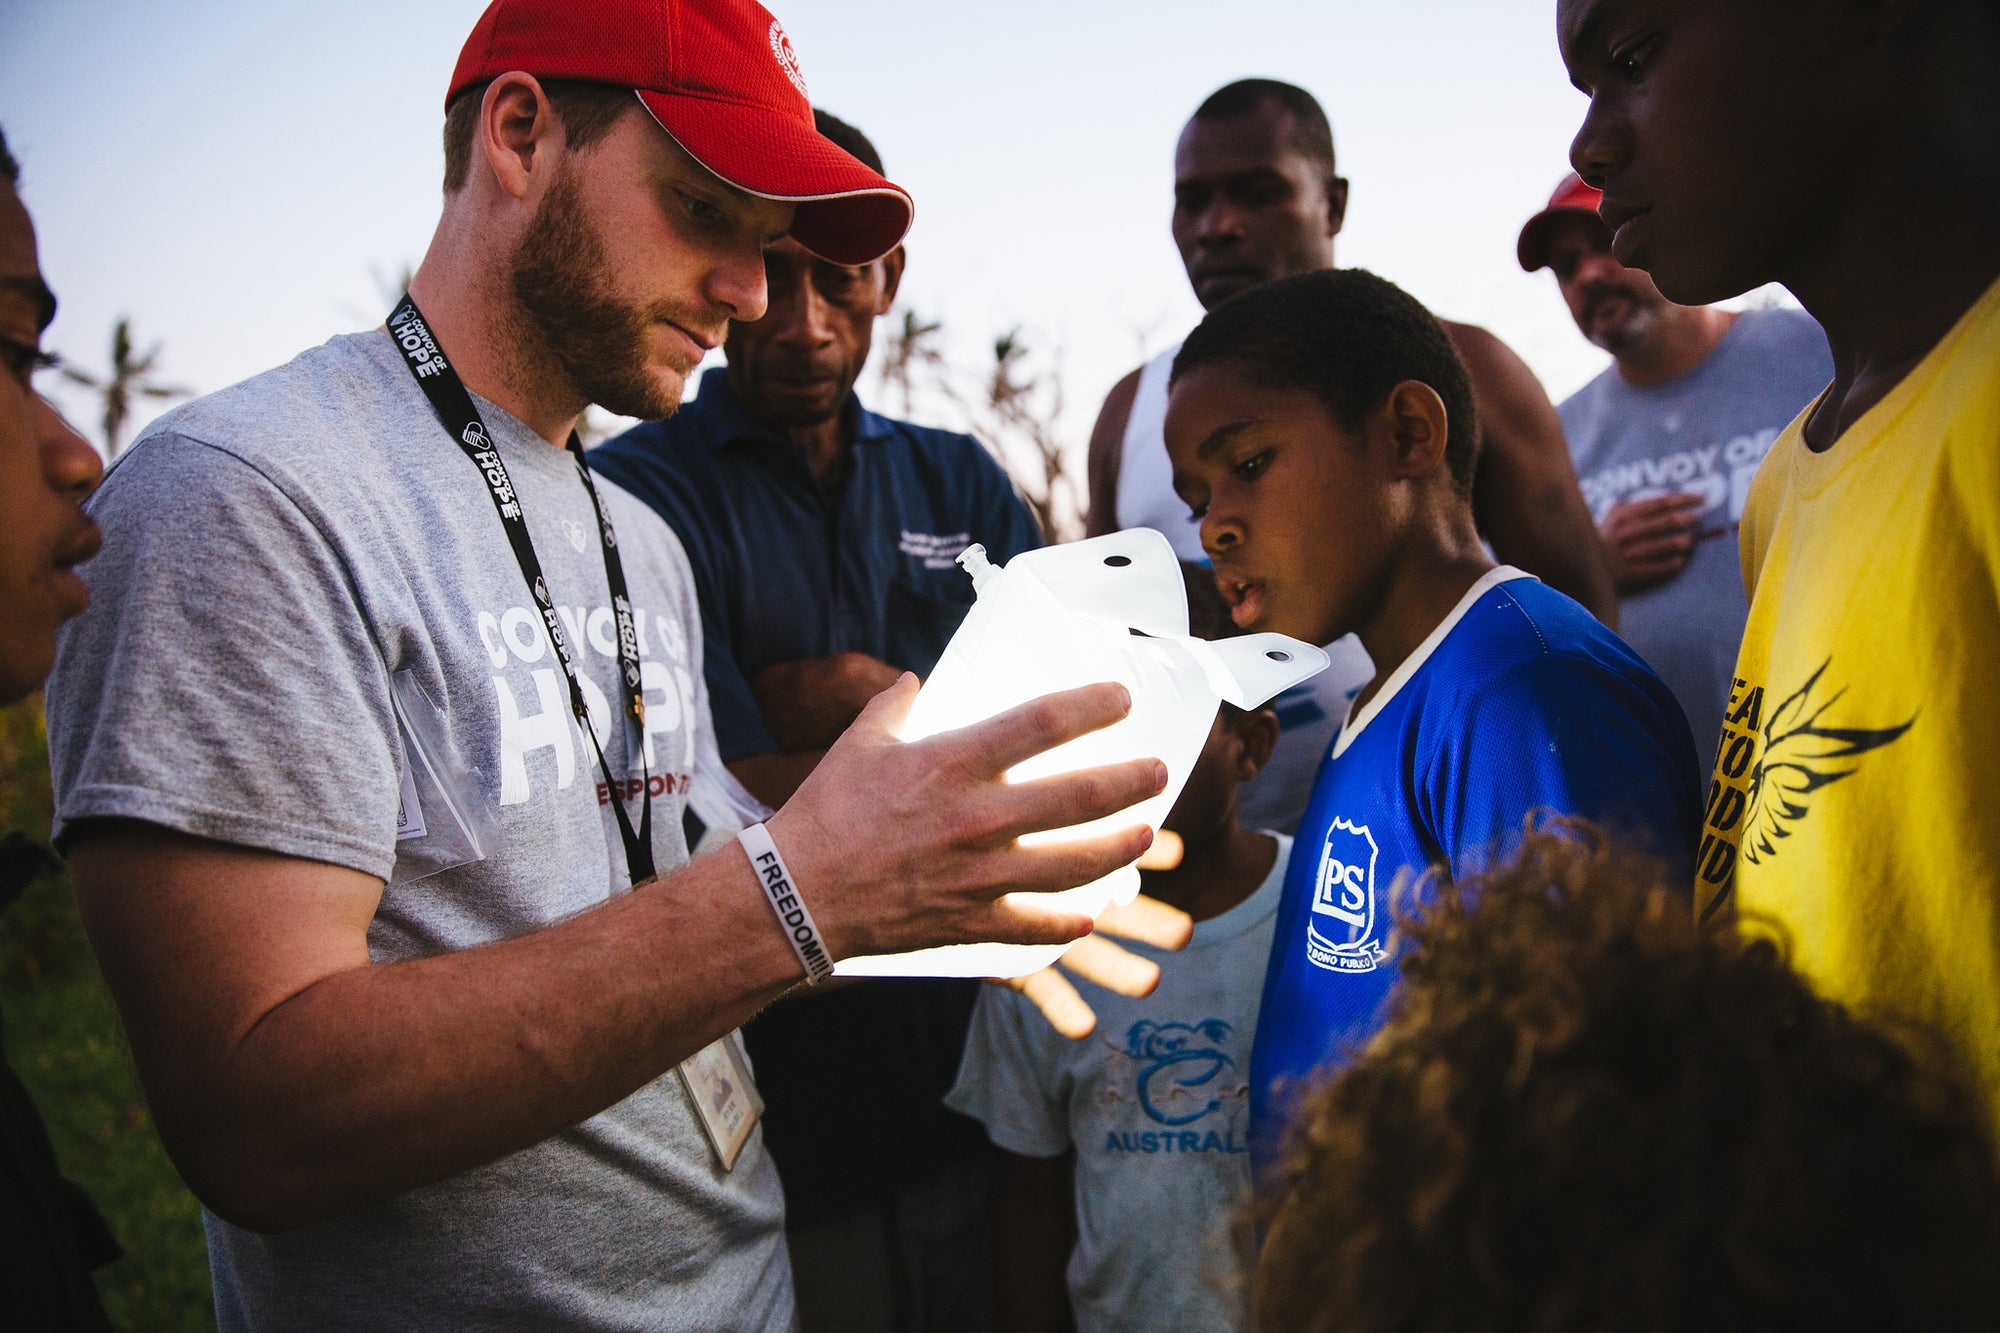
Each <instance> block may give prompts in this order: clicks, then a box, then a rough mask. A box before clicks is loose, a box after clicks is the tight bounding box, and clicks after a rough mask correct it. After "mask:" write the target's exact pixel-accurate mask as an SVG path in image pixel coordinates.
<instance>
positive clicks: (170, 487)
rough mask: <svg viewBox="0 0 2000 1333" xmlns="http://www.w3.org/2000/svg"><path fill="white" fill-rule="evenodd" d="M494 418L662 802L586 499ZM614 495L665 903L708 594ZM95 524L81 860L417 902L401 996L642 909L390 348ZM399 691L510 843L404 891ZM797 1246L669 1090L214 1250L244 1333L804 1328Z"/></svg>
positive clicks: (634, 507)
mask: <svg viewBox="0 0 2000 1333" xmlns="http://www.w3.org/2000/svg"><path fill="white" fill-rule="evenodd" d="M479 407H480V411H481V414H482V415H483V416H484V418H485V421H486V424H487V427H488V429H489V430H490V431H491V433H492V435H493V437H494V439H495V440H496V442H497V444H498V447H499V449H500V452H501V455H502V457H503V458H504V459H505V460H506V463H507V467H508V469H509V471H510V472H511V473H512V476H513V481H514V485H515V488H516V490H517V491H518V493H519V494H520V497H521V502H522V505H523V507H524V509H525V511H526V514H527V519H528V525H529V529H530V531H531V533H532V536H533V538H534V543H535V548H536V550H537V552H538V553H539V555H540V557H541V561H542V565H543V568H544V570H545V571H546V573H547V577H548V579H549V583H550V586H551V589H552V592H553V595H554V600H555V601H556V603H557V607H558V611H559V613H560V615H561V616H562V618H563V620H564V622H565V625H566V626H567V627H568V628H569V634H568V636H567V637H568V638H569V641H570V643H571V644H572V645H573V651H575V652H576V653H577V662H578V666H579V668H580V670H581V671H582V672H583V674H584V675H585V676H586V677H587V679H588V682H589V684H588V686H587V688H586V691H585V694H586V699H587V701H588V702H589V704H590V705H591V709H592V714H593V722H594V724H595V727H596V730H597V731H598V733H599V734H600V736H602V737H603V744H604V749H605V753H606V757H607V760H608V761H609V763H610V765H611V767H612V770H613V773H614V775H615V776H619V777H624V776H626V775H628V774H630V775H633V776H636V773H637V765H636V764H633V763H631V762H630V759H631V754H630V751H631V749H632V748H634V747H633V746H632V744H631V742H632V738H633V736H634V731H633V728H631V727H630V726H629V725H627V724H625V723H623V722H622V721H621V720H620V715H619V713H618V710H617V709H616V708H615V707H614V706H613V705H611V704H610V703H607V699H611V700H615V699H616V698H617V697H618V694H617V688H618V687H617V660H616V632H615V630H614V628H613V619H612V614H611V611H610V593H609V589H608V587H607V584H606V579H605V573H604V558H603V553H602V548H601V546H600V545H599V543H598V541H597V538H596V531H595V522H594V519H593V517H592V512H591V507H590V501H589V498H588V496H587V495H586V493H585V491H584V487H583V483H582V481H581V480H580V479H579V477H578V475H577V471H576V464H575V462H574V461H573V459H572V458H571V457H570V456H569V455H567V454H566V453H564V452H562V451H560V450H558V449H555V448H553V447H551V446H550V445H549V444H548V443H547V442H546V441H544V440H542V439H540V438H539V437H537V436H536V435H534V434H533V433H532V432H531V431H530V430H528V428H527V427H526V426H525V425H523V424H522V423H521V422H520V421H518V420H516V419H515V418H513V417H512V416H510V415H508V414H507V413H506V412H504V411H502V410H501V409H499V408H498V407H495V406H494V405H492V404H491V403H487V402H484V401H483V400H482V401H481V402H480V403H479ZM598 488H599V491H600V493H601V494H602V495H603V498H604V501H605V504H606V506H607V508H608V510H609V512H610V515H611V518H612V522H613V524H614V526H615V527H616V529H617V532H618V536H619V539H620V540H619V546H620V553H621V555H622V556H623V560H624V566H625V574H626V579H627V581H628V583H629V586H630V590H631V594H632V599H633V602H634V605H635V607H636V617H637V625H636V628H637V630H638V636H639V640H640V652H641V667H642V675H643V677H644V685H645V693H646V701H647V705H648V708H647V721H646V725H647V732H648V741H649V743H650V747H651V750H652V762H651V772H652V774H653V784H652V785H653V787H654V788H655V790H656V791H657V793H658V794H657V795H656V796H655V797H654V800H653V826H652V827H653V844H654V853H655V857H656V859H657V861H658V864H659V866H660V869H661V870H662V871H663V872H664V871H670V870H673V869H675V868H677V867H679V866H680V865H682V864H684V863H685V862H686V860H687V849H686V845H685V841H684V836H683V832H682V813H683V807H684V805H685V803H686V799H687V798H686V793H687V790H688V787H689V785H690V780H691V777H692V775H693V774H694V772H695V771H696V770H697V769H698V768H700V769H706V768H707V767H708V766H709V765H712V764H714V763H715V762H716V761H715V760H714V758H713V755H714V739H713V736H712V733H711V730H710V724H709V716H708V703H707V694H706V691H705V690H704V688H703V685H702V671H701V658H700V654H701V634H700V622H699V619H698V618H697V612H696V608H695V599H694V590H693V587H692V584H691V582H690V579H689V575H688V568H687V560H686V557H685V555H684V554H683V553H682V551H681V547H680V543H679V542H678V541H677V540H676V539H675V538H674V536H673V534H672V533H671V532H670V531H669V530H668V529H667V527H666V526H665V525H664V524H663V523H661V521H660V520H659V519H658V518H657V517H656V516H655V515H654V514H653V513H652V511H651V510H650V509H648V508H647V507H646V506H645V505H643V504H641V503H639V502H638V501H636V500H634V499H633V498H632V497H631V496H629V495H627V494H626V493H625V492H623V491H621V490H619V489H618V488H617V487H616V486H614V485H611V484H609V483H607V482H603V481H600V482H599V483H598ZM90 508H91V511H92V512H93V514H94V515H95V516H96V518H97V520H98V521H99V522H100V523H101V524H102V525H103V527H104V531H105V546H104V551H103V553H102V554H101V555H99V556H98V557H97V558H96V559H95V560H94V561H92V562H91V565H90V567H89V571H88V577H89V580H90V584H91V593H92V602H91V607H90V610H89V611H88V612H87V613H85V614H84V615H83V616H82V617H80V618H79V619H78V620H76V621H75V622H73V623H72V624H71V625H70V626H69V627H68V629H67V630H66V631H65V633H64V634H63V636H62V639H61V643H60V646H59V651H58V656H57V660H56V667H55V672H54V674H53V675H52V677H51V678H50V683H49V693H48V719H49V751H50V757H51V763H52V767H53V769H54V775H55V793H56V812H57V817H56V831H57V835H58V836H61V834H62V832H63V830H64V829H66V828H67V827H68V826H69V825H70V824H71V823H73V822H74V821H76V820H80V819H88V818H96V817H101V816H117V817H122V818H129V819H139V820H145V821H147V822H150V823H153V824H158V825H164V826H166V827H168V828H172V829H177V830H180V831H183V832H186V833H191V834H195V835H199V836H201V837H205V838H212V839H217V840H220V841H223V842H228V843H235V844H240V845H244V846H250V847H258V848H266V849H269V850H271V851H275V852H279V853H282V854H285V855H288V856H295V857H302V858H308V859H312V860H318V861H325V862H331V863H333V864H335V865H341V866H347V867H351V868H352V869H355V870H358V871H362V872H364V873H366V874H369V875H374V876H379V877H382V878H384V879H385V880H390V883H389V884H388V887H387V889H386V890H385V892H384V894H383V897H382V902H381V906H380V908H379V909H378V910H377V912H376V915H375V919H374V920H373V922H372V923H371V924H370V926H369V929H368V949H369V955H370V957H371V958H372V959H373V960H374V961H375V962H378V963H387V962H392V961H397V960H402V959H410V958H421V957H425V956H428V955H434V954H439V953H444V952H449V951H452V950H458V949H465V948H468V947H471V946H473V945H477V944H482V943H486V942H489V941H493V940H500V939H506V938H509V937H511V936H516V935H520V934H523V933H526V932H529V931H533V930H536V929H538V928H540V927H543V926H547V925H550V924H552V923H554V922H557V921H560V920H561V919H563V918H564V917H567V916H570V915H572V914H574V913H576V912H580V911H583V910H585V909H587V908H590V907H592V906H594V905H596V904H598V903H602V902H603V901H605V900H606V899H607V898H608V897H610V896H611V895H612V894H614V893H618V892H621V891H623V890H624V889H625V887H626V884H627V874H626V866H625V855H624V849H623V846H622V844H621V843H620V841H619V838H618V834H617V830H616V825H615V823H614V822H613V818H612V815H611V811H610V807H609V805H608V804H607V803H605V802H604V801H603V800H602V799H601V798H602V791H601V786H600V783H601V779H600V776H599V774H598V771H597V764H596V760H595V757H594V755H593V754H592V752H591V750H590V747H589V744H588V742H587V741H586V740H585V739H584V738H583V736H582V733H581V732H580V730H579V726H578V723H577V722H576V721H575V720H574V718H573V716H572V715H571V713H570V710H569V704H568V695H567V687H566V685H565V684H564V681H563V676H562V672H561V668H560V666H559V665H558V663H557V661H556V659H555V655H554V651H553V648H552V647H551V645H550V643H549V641H548V638H547V635H546V632H545V631H544V630H543V629H542V627H541V624H540V619H539V617H538V615H537V614H536V612H535V609H534V605H533V600H532V598H531V597H530V596H529V593H528V590H527V587H526V584H525V581H524V580H523V578H522V576H521V572H520V567H519V565H518V564H517V563H516V562H515V559H514V556H513V553H512V551H511V549H510V548H509V546H508V544H507V539H506V536H505V531H504V529H503V528H502V526H501V524H500V520H499V518H498V517H497V516H496V515H495V514H494V512H493V505H492V502H491V500H490V498H489V497H488V495H487V492H486V489H485V487H484V485H483V484H482V482H481V479H480V477H479V474H478V472H477V471H476V470H475V468H474V466H473V464H472V463H471V462H470V461H469V460H468V459H467V458H466V457H465V455H464V454H463V452H462V451H461V450H460V449H459V447H458V445H457V443H456V441H454V440H453V439H452V438H451V437H450V436H449V435H448V434H447V433H446V432H445V430H444V429H443V427H442V426H441V425H440V424H439V422H438V419H437V418H436V417H435V416H434V415H433V414H432V411H431V408H430V406H429V404H428V403H427V402H426V400H425V399H424V397H423V394H422V393H421V391H420V390H419V389H418V387H417V385H416V383H415V382H414V380H413V379H412V378H411V376H410V374H409V372H408V370H407V369H406V368H405V367H404V365H403V363H402V360H401V358H400V356H399V354H398V353H397V351H396V350H395V348H394V347H393V345H392V344H391V342H390V341H389V338H388V335H387V334H386V333H384V332H382V331H380V330H377V331H375V332H371V333H365V334H359V335H354V336H349V337H340V338H335V339H333V340H332V341H331V342H329V343H327V344H326V345H325V346H323V347H319V348H315V349H313V350H312V351H309V352H307V353H305V354H304V355H302V356H300V357H299V358H298V359H297V360H295V361H293V362H292V363H291V364H289V365H286V366H283V367H280V368H279V369H276V370H273V371H270V372H268V373H266V374H263V375H260V376H258V377H256V378H255V379H252V380H249V381H247V382H245V383H243V384H239V385H237V386H235V387H234V388H231V389H227V390H224V391H223V392H221V393H217V394H213V395H211V396H209V397H207V398H203V399H200V400H199V401H196V402H193V403H190V404H188V405H186V406H184V407H182V408H179V409H177V410H176V411H173V412H171V413H168V414H167V415H166V416H164V417H162V418H161V419H160V420H159V421H158V422H157V423H155V425H154V426H153V427H152V428H151V429H150V430H149V431H147V432H146V434H145V436H144V437H143V438H142V439H141V440H140V441H139V442H138V444H136V445H135V446H134V447H133V449H132V451H131V452H130V453H129V454H128V455H127V456H126V457H125V458H123V459H122V460H121V461H120V462H119V464H118V466H117V467H115V468H114V469H112V472H111V475H110V476H109V477H108V478H107V479H106V481H105V483H104V486H103V488H102V489H101V490H100V491H99V492H98V493H97V495H96V497H95V498H94V499H93V501H92V502H91V506H90ZM406 670H408V671H410V672H413V673H414V679H415V680H416V681H417V682H418V683H419V684H420V685H421V686H422V688H423V691H424V692H425V693H426V694H427V695H428V696H429V698H430V699H431V700H433V701H435V704H436V706H437V708H438V709H439V710H440V711H441V713H442V716H443V719H444V730H445V731H446V732H447V733H448V734H449V736H450V738H451V741H452V743H453V744H454V745H455V746H456V747H457V748H458V749H459V751H460V752H461V755H462V758H463V760H464V761H465V762H466V763H467V764H469V765H470V766H471V767H472V768H474V769H476V770H477V771H478V772H479V773H480V774H482V775H483V777H482V778H481V779H480V780H479V781H477V782H473V783H471V784H469V786H468V788H467V790H468V792H469V793H470V795H471V797H472V799H475V800H478V801H480V802H483V804H484V807H485V808H486V809H487V810H488V812H489V813H490V815H491V817H492V818H493V819H494V820H495V821H496V823H497V832H496V845H495V846H494V847H493V848H492V850H491V851H490V853H489V854H488V855H487V856H485V857H484V859H481V860H476V861H472V862H469V863H467V864H462V865H458V866H456V867H454V868H450V869H445V870H443V871H441V872H439V873H436V874H434V875H431V876H429V877H425V878H418V879H409V878H407V877H406V876H405V875H404V874H403V873H402V872H401V869H400V868H399V863H398V856H397V853H398V842H397V830H398V809H399V790H400V782H399V775H400V773H401V771H402V767H403V758H402V756H403V754H404V753H405V750H404V747H403V745H402V744H401V743H400V741H399V735H400V734H401V733H400V732H399V726H398V723H397V721H396V719H395V714H394V712H393V709H392V704H391V678H392V676H394V675H395V674H396V673H400V672H403V671H406ZM636 808H637V807H636V803H635V806H634V809H635V810H636ZM424 814H425V817H426V819H427V820H428V822H429V823H431V824H432V825H433V826H436V825H439V824H440V812H439V811H438V810H437V809H436V808H435V806H433V808H431V809H429V810H426V811H425V812H424ZM661 948H662V959H663V960H672V959H673V953H672V942H671V941H663V942H662V945H661ZM680 961H681V962H682V963H683V965H699V964H698V961H697V960H680ZM505 1091H506V1090H505V1089H502V1088H496V1089H494V1093H495V1095H496V1096H499V1095H504V1094H505ZM782 1223H783V1201H782V1196H781V1195H780V1192H779V1188H778V1180H777V1175H776V1172H775V1171H774V1170H773V1169H772V1166H771V1163H770V1159H769V1157H768V1156H767V1155H766V1154H765V1152H764V1148H763V1142H762V1138H761V1135H753V1136H752V1138H751V1140H750V1142H749V1143H748V1145H747V1146H746V1147H745V1148H744V1149H743V1152H742V1155H741V1157H740V1158H739V1159H738V1161H737V1163H736V1167H735V1170H734V1171H733V1172H724V1171H723V1170H722V1169H721V1167H720V1166H719V1164H718V1163H717V1161H716V1159H715V1157H714V1154H713V1153H712V1151H711V1150H710V1148H709V1146H708V1143H707V1141H706V1139H705V1138H704V1137H703V1133H702V1130H701V1127H700V1125H699V1123H698V1122H697V1120H696V1118H695V1114H694V1112H693V1110H692V1108H691V1107H690V1106H689V1104H688V1101H687V1098H686V1095H685V1093H684V1092H683V1089H682V1085H681V1082H680V1079H679V1077H678V1075H677V1074H675V1073H674V1072H672V1071H669V1072H668V1073H666V1074H665V1075H664V1076H662V1077H661V1078H659V1079H656V1080H655V1081H653V1082H652V1083H650V1084H648V1085H647V1086H645V1087H644V1088H641V1089H640V1090H639V1091H637V1092H635V1093H633V1094H632V1095H631V1096H630V1097H628V1098H626V1099H625V1100H624V1101H622V1102H620V1103H618V1104H617V1105H616V1106H613V1107H611V1108H610V1109H608V1110H606V1111H604V1112H603V1113H601V1114H599V1115H597V1116H594V1117H592V1118H591V1119H589V1120H587V1121H585V1122H584V1123H583V1124H581V1125H579V1126H577V1127H576V1128H574V1129H571V1130H567V1131H565V1132H563V1133H561V1134H558V1135H556V1136H555V1137H553V1138H551V1139H548V1140H546V1141H545V1142H543V1143H540V1144H538V1145H536V1146H535V1147H533V1148H529V1149H527V1150H525V1151H522V1152H518V1153H515V1154H513V1155H512V1156H509V1157H506V1158H503V1159H501V1160H500V1161H497V1162H493V1163H491V1164H489V1165H487V1166H483V1167H480V1168H478V1169H476V1170H473V1171H468V1172H466V1173H464V1174H462V1175H458V1176H454V1177H452V1178H450V1179H447V1180H444V1181H441V1182H439V1183H437V1184H435V1185H428V1186H424V1187H422V1188H419V1189H415V1190H411V1191H409V1192H408V1193H406V1194H402V1195H399V1196H397V1197H395V1198H393V1199H390V1200H389V1201H387V1202H385V1203H381V1204H377V1205H373V1206H370V1207H366V1208H361V1209H357V1210H355V1211H353V1212H350V1213H346V1214H344V1215H342V1216H339V1217H336V1218H333V1219H330V1220H328V1221H324V1222H319V1223H315V1224H312V1225H309V1226H303V1227H299V1228H297V1229H295V1230H291V1231H286V1232H283V1233H280V1234H277V1235H269V1236H266V1235H257V1234H254V1233H251V1232H248V1231H244V1230H241V1229H239V1228H237V1227H234V1226H231V1225H230V1224H228V1223H226V1222H223V1221H221V1220H219V1219H217V1218H215V1217H213V1216H210V1217H208V1218H207V1225H208V1238H209V1251H210V1260H211V1264H212V1267H213V1270H214V1278H215V1296H216V1308H217V1315H218V1321H219V1323H220V1324H221V1327H222V1328H223V1329H224V1330H234V1329H252V1328H259V1329H261V1328H268V1329H287V1330H290V1329H350V1328H351V1329H381V1328H396V1329H446V1328H450V1329H470V1328H493V1329H500V1328H551V1327H563V1328H578V1329H688V1330H697V1329H700V1330H709V1329H759V1330H762V1329H774V1328H777V1329H782V1328H785V1327H787V1326H788V1325H789V1324H790V1322H791V1318H792V1290H791V1278H790V1270H789V1265H788V1262H787V1258H786V1253H785V1248H784V1239H783V1231H782Z"/></svg>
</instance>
